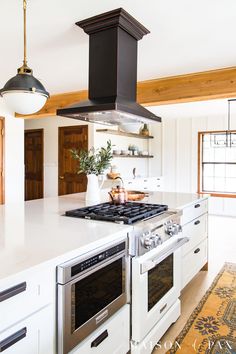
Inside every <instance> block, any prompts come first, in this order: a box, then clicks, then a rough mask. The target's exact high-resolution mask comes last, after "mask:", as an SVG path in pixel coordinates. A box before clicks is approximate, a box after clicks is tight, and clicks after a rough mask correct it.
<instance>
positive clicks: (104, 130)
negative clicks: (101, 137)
mask: <svg viewBox="0 0 236 354" xmlns="http://www.w3.org/2000/svg"><path fill="white" fill-rule="evenodd" d="M96 132H97V133H106V134H113V135H123V136H129V137H132V138H138V139H153V136H151V135H141V134H135V133H126V132H122V131H120V130H115V129H114V130H113V129H97V130H96Z"/></svg>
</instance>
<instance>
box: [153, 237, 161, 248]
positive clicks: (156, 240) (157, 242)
mask: <svg viewBox="0 0 236 354" xmlns="http://www.w3.org/2000/svg"><path fill="white" fill-rule="evenodd" d="M152 239H153V243H154V247H157V246H159V245H161V244H162V239H161V237H160V236H159V235H158V234H156V235H154V236H152Z"/></svg>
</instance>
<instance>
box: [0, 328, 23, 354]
mask: <svg viewBox="0 0 236 354" xmlns="http://www.w3.org/2000/svg"><path fill="white" fill-rule="evenodd" d="M26 332H27V328H26V327H24V328H22V329H21V330H19V331H17V332H16V333H13V334H12V335H11V336H9V337H7V338H5V339H3V340H2V341H1V342H0V353H2V352H4V351H5V350H6V349H8V348H10V347H11V346H12V345H14V344H15V343H17V342H19V341H20V340H21V339H23V338H25V337H26Z"/></svg>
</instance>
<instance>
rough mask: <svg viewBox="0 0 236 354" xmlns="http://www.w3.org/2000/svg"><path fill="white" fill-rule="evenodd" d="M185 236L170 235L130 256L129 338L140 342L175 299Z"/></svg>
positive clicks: (178, 288) (177, 291)
mask: <svg viewBox="0 0 236 354" xmlns="http://www.w3.org/2000/svg"><path fill="white" fill-rule="evenodd" d="M186 242H188V239H187V238H179V237H178V238H176V239H174V237H173V238H172V239H171V242H170V243H169V245H168V247H166V246H164V245H162V247H160V246H158V247H157V248H156V249H154V250H152V251H150V252H148V253H146V254H145V255H143V256H141V257H134V258H133V259H132V340H133V341H135V342H140V341H141V340H142V339H143V338H144V337H145V336H146V335H147V334H148V332H149V331H150V330H151V329H152V328H153V327H154V326H155V324H156V323H157V322H158V321H159V320H160V319H161V318H162V316H163V315H164V314H165V313H166V312H167V311H168V310H169V309H170V307H171V306H172V305H173V304H174V303H175V302H176V300H177V299H178V297H179V295H180V289H181V246H182V245H183V244H184V243H186Z"/></svg>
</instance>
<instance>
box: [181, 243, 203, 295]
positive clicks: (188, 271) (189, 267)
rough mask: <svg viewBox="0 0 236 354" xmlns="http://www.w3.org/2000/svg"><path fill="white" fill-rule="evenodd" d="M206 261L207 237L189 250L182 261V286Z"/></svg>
mask: <svg viewBox="0 0 236 354" xmlns="http://www.w3.org/2000/svg"><path fill="white" fill-rule="evenodd" d="M206 262H207V239H205V240H204V241H203V242H201V243H200V244H199V245H197V246H195V248H194V249H193V250H192V251H191V252H189V253H188V254H187V255H186V256H185V257H184V258H183V262H182V288H184V287H185V285H187V284H188V283H189V282H190V280H192V278H193V277H194V276H195V275H196V274H197V273H198V272H199V271H200V270H201V268H202V267H203V266H204V265H205V264H206Z"/></svg>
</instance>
